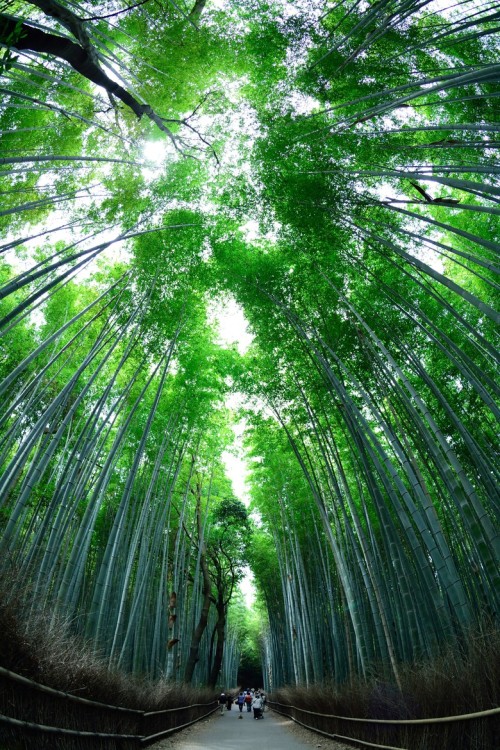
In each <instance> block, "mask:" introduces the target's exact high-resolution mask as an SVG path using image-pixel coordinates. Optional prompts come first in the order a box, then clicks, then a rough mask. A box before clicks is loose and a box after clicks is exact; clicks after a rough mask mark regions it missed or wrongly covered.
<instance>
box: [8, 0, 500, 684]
mask: <svg viewBox="0 0 500 750" xmlns="http://www.w3.org/2000/svg"><path fill="white" fill-rule="evenodd" d="M0 45H1V47H0V89H1V101H0V145H1V149H0V180H1V183H0V184H1V188H0V189H1V194H2V201H1V210H0V251H1V258H0V275H1V287H0V314H1V320H0V337H1V338H0V401H1V405H0V465H1V469H0V471H1V475H0V527H1V532H2V533H1V539H0V553H1V559H2V561H3V562H2V565H4V566H6V567H9V566H10V567H12V568H13V569H15V570H16V571H18V572H19V574H20V575H21V576H22V577H23V579H24V580H25V581H26V582H28V583H29V586H30V591H31V592H32V596H33V601H36V602H37V605H40V606H45V605H46V606H48V607H50V608H51V609H53V610H54V611H55V612H58V613H60V614H61V615H64V617H66V618H68V619H69V620H70V621H71V623H72V627H73V628H74V629H75V631H76V632H78V633H80V634H82V635H84V636H85V637H86V638H88V639H89V640H90V641H91V642H92V643H94V644H95V649H96V652H98V653H99V654H102V655H104V657H105V658H106V659H107V660H109V663H110V664H114V665H118V666H119V667H121V668H123V669H125V670H129V671H132V672H135V673H138V674H147V675H149V676H151V677H157V676H159V675H163V676H166V677H167V678H168V679H176V680H185V681H188V682H191V681H193V682H196V683H197V684H202V683H205V684H211V685H215V684H217V683H220V684H225V685H234V684H236V680H237V674H238V664H239V662H240V655H241V652H242V650H243V651H244V652H245V653H248V654H250V656H249V657H248V658H249V659H250V660H252V659H253V660H254V661H255V641H256V640H259V643H260V648H261V658H262V663H263V668H264V679H265V681H266V686H268V687H270V688H272V687H275V686H279V685H282V684H287V683H306V684H307V683H312V682H318V681H321V680H323V679H327V678H328V679H330V678H334V679H335V680H337V681H338V682H339V683H340V682H344V681H346V680H348V679H349V678H350V677H352V676H353V675H361V676H367V675H368V674H370V671H371V670H372V669H374V665H379V666H378V667H377V669H382V670H386V672H387V674H389V675H390V676H391V678H393V679H394V680H395V681H396V683H398V681H399V676H398V675H399V665H401V664H402V663H403V662H411V661H412V660H414V659H416V658H420V657H422V656H423V657H427V656H431V655H432V654H434V653H435V652H436V651H437V650H438V649H439V647H440V646H441V645H442V644H444V643H449V642H452V641H454V640H460V639H461V638H463V637H464V635H465V633H466V632H467V631H468V629H469V628H470V627H472V626H474V625H477V624H479V623H481V622H483V621H485V620H488V621H492V622H494V621H495V618H497V617H498V604H499V602H498V599H499V595H500V586H499V571H500V565H499V558H500V544H499V536H498V517H499V513H498V512H499V496H498V486H499V485H498V479H499V476H498V474H499V466H498V460H497V459H498V444H497V440H498V431H497V422H498V415H499V405H498V378H497V367H498V349H497V346H496V342H497V335H498V332H497V325H498V320H499V315H498V312H497V310H498V280H497V266H496V258H497V255H498V251H499V249H500V222H499V221H498V217H499V215H500V207H499V203H500V186H499V182H498V174H499V171H500V170H499V167H498V148H499V145H500V140H499V138H498V133H499V131H500V116H499V112H500V110H499V107H498V97H499V94H500V89H499V81H500V65H499V64H498V53H499V45H498V9H497V7H496V6H495V3H494V2H483V3H478V2H473V1H472V0H462V1H461V2H454V0H449V2H446V1H445V0H429V1H426V0H424V1H423V2H419V1H417V0H381V1H379V2H370V1H369V0H339V1H338V2H333V0H332V1H330V0H321V1H320V0H297V1H296V2H287V1H286V0H274V1H272V0H269V2H265V0H189V1H188V0H186V1H185V0H180V1H179V2H173V1H172V0H142V1H141V2H138V3H131V4H130V5H127V4H126V3H122V2H118V0H103V1H102V2H101V1H95V0H91V1H89V2H82V3H80V2H79V3H69V2H67V1H66V0H64V1H61V2H59V0H26V1H24V0H11V1H6V0H4V2H3V3H2V4H1V7H0ZM225 305H226V306H229V308H230V309H232V310H233V311H234V310H236V311H237V312H238V314H239V315H241V317H242V319H243V320H244V323H243V324H242V329H243V328H244V327H245V326H246V327H247V330H248V335H247V338H246V341H247V343H246V344H245V346H243V345H238V335H237V334H236V335H235V336H234V337H233V339H232V340H231V341H229V342H228V341H227V340H225V338H224V336H223V334H222V331H221V326H220V319H221V315H222V312H221V311H222V310H223V309H224V306H225ZM239 336H240V338H241V337H242V336H243V330H242V331H241V332H240V334H239ZM242 430H243V431H244V452H245V455H246V457H247V462H248V483H247V485H248V492H247V496H246V497H245V498H242V497H238V496H237V493H236V491H235V488H234V485H233V484H232V483H231V481H230V477H228V473H227V455H228V452H230V451H231V450H233V451H235V450H237V448H238V445H237V444H236V447H235V431H236V432H237V433H238V434H239V433H240V432H241V431H242ZM242 500H245V502H243V501H242ZM249 567H250V568H251V569H252V571H253V574H254V576H255V581H256V587H257V592H258V606H257V609H256V610H255V612H254V614H253V615H252V617H251V618H250V619H248V618H247V616H246V615H245V612H244V604H243V602H242V595H241V593H238V592H239V585H240V583H241V581H242V580H243V578H245V577H247V576H248V569H249ZM249 633H253V634H254V635H253V636H252V638H253V641H252V643H250V641H251V640H252V639H251V637H250V635H249ZM249 644H250V645H249ZM252 644H253V645H252ZM252 649H253V650H252ZM380 665H383V666H382V667H380Z"/></svg>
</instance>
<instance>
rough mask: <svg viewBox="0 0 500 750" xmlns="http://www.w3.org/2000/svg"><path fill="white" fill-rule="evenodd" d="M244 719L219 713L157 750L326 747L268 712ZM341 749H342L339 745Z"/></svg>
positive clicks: (234, 712) (233, 713) (157, 746)
mask: <svg viewBox="0 0 500 750" xmlns="http://www.w3.org/2000/svg"><path fill="white" fill-rule="evenodd" d="M241 715H242V716H243V718H242V719H240V718H239V717H240V712H239V711H238V709H236V710H235V709H234V707H233V709H232V710H231V711H225V712H224V714H223V715H222V716H221V715H220V714H219V712H218V711H217V713H216V714H215V715H214V716H213V718H211V719H210V720H208V721H201V722H199V723H198V724H196V725H194V727H193V729H192V730H187V731H186V732H181V733H179V734H178V735H174V737H172V738H171V739H170V740H165V741H163V742H159V743H158V744H155V745H154V746H153V748H154V750H311V748H313V747H325V744H324V743H322V742H321V739H322V738H321V737H320V736H319V735H315V734H313V733H310V734H311V739H310V740H309V741H302V740H301V739H300V738H298V737H296V736H294V733H293V732H292V730H291V728H290V725H291V724H293V722H292V721H290V720H288V719H283V718H281V717H278V716H276V714H273V713H272V712H271V711H267V712H266V714H265V717H264V719H261V720H259V721H256V720H255V719H254V718H253V713H247V712H246V710H244V712H243V714H241ZM337 747H339V746H338V745H337Z"/></svg>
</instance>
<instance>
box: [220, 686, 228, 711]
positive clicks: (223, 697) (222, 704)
mask: <svg viewBox="0 0 500 750" xmlns="http://www.w3.org/2000/svg"><path fill="white" fill-rule="evenodd" d="M226 702H227V698H226V694H225V692H224V691H222V693H221V694H220V695H219V709H220V715H221V716H222V714H223V713H224V707H225V705H226Z"/></svg>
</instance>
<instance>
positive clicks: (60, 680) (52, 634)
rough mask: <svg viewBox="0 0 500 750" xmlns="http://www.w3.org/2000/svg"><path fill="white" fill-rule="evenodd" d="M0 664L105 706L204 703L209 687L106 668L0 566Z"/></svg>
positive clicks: (149, 708) (146, 707)
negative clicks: (194, 686) (142, 676)
mask: <svg viewBox="0 0 500 750" xmlns="http://www.w3.org/2000/svg"><path fill="white" fill-rule="evenodd" d="M0 633H1V637H0V666H2V667H4V668H5V669H8V670H10V671H12V672H16V673H17V674H20V675H22V676H23V677H27V678H29V679H31V680H33V681H35V682H39V683H41V684H43V685H46V686H48V687H52V688H55V689H57V690H62V691H65V692H69V693H74V694H76V695H79V696H81V697H83V698H89V699H92V700H96V701H100V702H102V703H107V704H110V705H115V706H116V705H119V706H124V707H127V708H136V709H140V710H142V711H155V710H160V709H163V708H175V707H177V706H183V705H188V704H189V703H193V702H200V703H205V702H206V703H208V702H209V701H212V700H213V699H214V691H213V690H210V689H208V688H193V687H191V686H190V685H186V684H182V683H177V682H176V683H172V682H166V680H162V679H158V680H155V681H152V680H151V679H148V678H146V677H144V678H141V677H136V676H132V675H130V674H126V673H124V672H122V671H120V670H118V669H112V668H109V666H108V664H107V662H105V661H104V660H102V659H100V658H99V657H98V656H97V655H96V654H95V653H94V650H93V649H92V647H91V645H90V644H89V643H86V642H85V641H84V640H83V639H81V638H79V637H77V636H75V635H74V634H72V633H71V631H70V628H69V626H68V625H67V624H66V623H64V622H63V621H61V619H60V618H54V616H53V614H52V613H50V612H48V611H46V610H45V611H44V610H40V609H36V608H34V607H33V603H32V602H30V601H29V593H28V591H27V589H26V587H23V586H22V585H20V584H19V580H18V579H17V578H16V576H15V575H14V574H13V573H12V572H11V571H5V570H3V571H0Z"/></svg>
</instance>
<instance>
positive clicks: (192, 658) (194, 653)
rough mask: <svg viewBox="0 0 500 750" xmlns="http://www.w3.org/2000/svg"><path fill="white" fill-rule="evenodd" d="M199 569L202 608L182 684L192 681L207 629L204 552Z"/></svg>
mask: <svg viewBox="0 0 500 750" xmlns="http://www.w3.org/2000/svg"><path fill="white" fill-rule="evenodd" d="M200 567H201V570H202V573H203V606H202V608H201V613H200V619H199V620H198V624H197V626H196V629H195V631H194V633H193V637H192V639H191V646H190V648H189V656H188V659H187V662H186V671H185V673H184V682H191V680H192V679H193V672H194V668H195V666H196V662H197V661H198V654H199V651H200V642H201V639H202V636H203V633H204V632H205V630H206V627H207V623H208V613H209V610H210V594H211V591H212V585H211V582H210V575H209V572H208V566H207V561H206V557H205V553H204V552H203V553H202V555H201V557H200Z"/></svg>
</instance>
